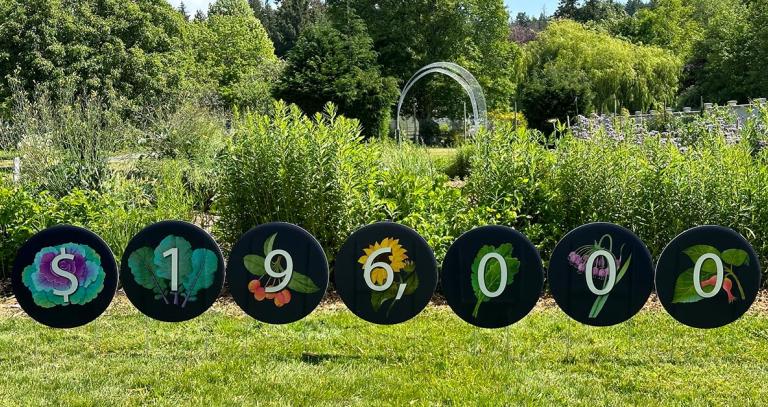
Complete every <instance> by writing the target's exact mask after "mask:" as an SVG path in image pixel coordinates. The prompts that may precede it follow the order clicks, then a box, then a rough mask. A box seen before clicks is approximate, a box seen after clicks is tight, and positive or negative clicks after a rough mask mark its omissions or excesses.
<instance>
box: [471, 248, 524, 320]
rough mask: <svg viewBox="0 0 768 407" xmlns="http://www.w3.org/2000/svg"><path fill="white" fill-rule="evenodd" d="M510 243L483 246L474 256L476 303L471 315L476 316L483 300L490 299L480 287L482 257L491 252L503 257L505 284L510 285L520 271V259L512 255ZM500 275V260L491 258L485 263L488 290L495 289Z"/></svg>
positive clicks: (473, 272)
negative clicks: (505, 272) (505, 271)
mask: <svg viewBox="0 0 768 407" xmlns="http://www.w3.org/2000/svg"><path fill="white" fill-rule="evenodd" d="M512 250H513V247H512V244H511V243H504V244H502V245H500V246H499V247H494V246H490V245H486V246H483V247H482V248H481V249H480V250H479V251H478V252H477V255H476V256H475V260H474V261H473V262H472V276H471V279H472V290H473V291H474V293H475V298H476V299H477V303H476V304H475V309H474V311H473V312H472V316H473V317H475V318H477V314H478V312H479V311H480V305H481V304H482V303H484V302H488V301H490V300H491V299H490V298H489V297H488V296H486V295H485V294H484V293H483V291H482V290H481V288H480V281H479V277H480V262H481V261H482V259H483V258H484V257H486V256H487V255H489V254H491V253H496V254H498V255H500V256H501V257H502V258H504V263H505V265H506V269H507V278H506V285H507V286H510V285H512V283H513V282H514V281H515V275H517V273H518V272H519V271H520V260H518V259H517V258H515V257H513V256H512ZM501 280H502V276H501V262H499V261H498V260H496V259H492V260H490V261H487V262H486V263H485V272H484V283H485V286H486V287H488V289H490V290H496V288H497V287H499V285H500V284H501V283H502V281H501Z"/></svg>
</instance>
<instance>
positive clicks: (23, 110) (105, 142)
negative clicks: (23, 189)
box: [6, 90, 134, 197]
mask: <svg viewBox="0 0 768 407" xmlns="http://www.w3.org/2000/svg"><path fill="white" fill-rule="evenodd" d="M73 94H74V93H73V92H71V91H67V90H63V91H62V92H61V94H60V95H58V96H57V97H56V98H55V99H56V100H58V101H54V100H53V98H52V97H51V94H50V93H48V92H40V93H38V94H36V95H33V96H32V97H27V95H26V94H25V93H21V92H20V93H17V94H16V103H15V106H14V120H13V126H12V128H11V129H10V133H11V134H9V135H7V136H6V138H8V139H13V140H15V141H17V142H18V152H19V155H20V157H21V159H22V172H21V177H22V178H21V179H22V181H23V182H24V183H25V184H27V185H28V186H29V187H31V188H34V189H36V190H39V191H49V192H50V193H52V194H53V195H54V196H58V197H61V196H64V195H66V194H67V193H69V191H71V190H73V189H85V190H100V189H101V187H102V184H103V182H104V181H105V180H106V179H107V178H108V177H109V170H108V168H107V164H108V161H109V158H110V156H111V155H112V154H113V153H115V152H116V151H118V150H119V149H121V148H124V147H125V146H126V145H128V143H129V140H131V139H132V138H133V136H134V134H133V131H134V129H133V128H132V127H131V126H130V125H129V124H127V122H125V121H123V119H122V118H121V117H120V115H119V113H118V112H116V111H114V110H112V109H110V108H108V107H106V106H105V105H104V104H103V101H102V100H100V99H98V98H95V97H84V98H78V97H74V96H72V95H73ZM67 95H68V96H67Z"/></svg>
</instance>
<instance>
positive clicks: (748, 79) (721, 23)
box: [680, 0, 768, 106]
mask: <svg viewBox="0 0 768 407" xmlns="http://www.w3.org/2000/svg"><path fill="white" fill-rule="evenodd" d="M694 6H695V10H694V15H695V18H696V20H697V21H700V22H702V27H703V28H702V35H701V36H700V38H699V40H698V41H697V42H696V44H695V45H694V46H693V47H692V48H693V56H692V58H691V59H690V61H689V63H688V67H687V69H686V77H685V81H684V89H685V90H684V92H683V93H682V95H681V98H680V100H681V103H682V104H685V105H688V106H698V105H699V104H700V103H701V102H702V100H703V101H706V102H715V103H725V102H727V101H728V100H739V101H742V102H746V101H748V100H749V98H752V97H760V96H763V95H768V84H766V83H765V80H766V79H765V78H766V77H768V69H766V64H765V63H764V61H765V60H766V59H765V58H766V57H768V55H766V54H765V52H766V51H765V50H766V48H767V47H768V36H767V35H768V32H765V31H764V30H765V28H764V27H765V24H768V21H766V13H765V10H766V8H765V7H768V4H766V1H765V0H751V1H749V2H742V1H740V0H697V1H695V2H694ZM761 31H762V32H761ZM761 58H762V59H761Z"/></svg>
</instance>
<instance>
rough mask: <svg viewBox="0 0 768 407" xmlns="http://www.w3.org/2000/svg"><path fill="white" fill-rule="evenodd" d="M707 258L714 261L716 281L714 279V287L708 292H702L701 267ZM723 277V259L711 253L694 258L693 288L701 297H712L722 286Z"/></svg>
mask: <svg viewBox="0 0 768 407" xmlns="http://www.w3.org/2000/svg"><path fill="white" fill-rule="evenodd" d="M707 260H712V261H714V262H715V267H717V281H715V288H714V289H712V291H710V292H708V293H707V292H704V289H703V288H702V287H701V268H702V267H703V266H704V262H705V261H707ZM724 277H725V276H724V270H723V261H722V260H721V259H720V257H719V256H717V255H716V254H712V253H707V254H704V255H702V256H701V257H699V259H698V260H696V266H695V267H694V268H693V289H694V290H696V294H698V295H699V297H701V298H712V297H714V296H716V295H717V293H719V292H720V289H721V288H723V278H724Z"/></svg>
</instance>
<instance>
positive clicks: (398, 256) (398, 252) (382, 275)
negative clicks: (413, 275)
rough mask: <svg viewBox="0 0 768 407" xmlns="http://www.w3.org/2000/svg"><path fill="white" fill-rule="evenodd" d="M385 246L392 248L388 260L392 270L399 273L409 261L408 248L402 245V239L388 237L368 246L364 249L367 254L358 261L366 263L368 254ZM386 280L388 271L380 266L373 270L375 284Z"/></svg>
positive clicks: (372, 276) (372, 275)
mask: <svg viewBox="0 0 768 407" xmlns="http://www.w3.org/2000/svg"><path fill="white" fill-rule="evenodd" d="M385 247H388V248H390V249H391V253H388V260H389V265H390V267H392V271H394V272H395V273H399V272H400V271H402V270H403V269H404V268H405V267H406V265H407V261H408V255H407V254H406V253H407V250H405V248H404V247H403V246H401V245H400V239H395V238H391V237H388V238H385V239H384V240H382V241H381V242H376V243H374V244H372V245H370V246H368V248H366V249H363V251H364V252H365V255H364V256H362V257H360V259H359V260H357V262H358V263H360V264H363V265H364V264H365V263H366V262H367V261H368V256H370V255H371V254H372V253H374V252H376V251H377V250H379V249H382V248H385ZM386 280H387V271H386V270H384V269H383V268H381V267H379V268H375V269H373V270H372V271H371V281H373V282H374V283H375V284H384V282H385V281H386Z"/></svg>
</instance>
